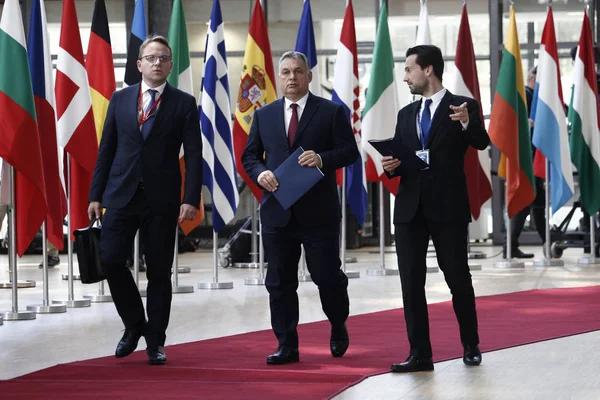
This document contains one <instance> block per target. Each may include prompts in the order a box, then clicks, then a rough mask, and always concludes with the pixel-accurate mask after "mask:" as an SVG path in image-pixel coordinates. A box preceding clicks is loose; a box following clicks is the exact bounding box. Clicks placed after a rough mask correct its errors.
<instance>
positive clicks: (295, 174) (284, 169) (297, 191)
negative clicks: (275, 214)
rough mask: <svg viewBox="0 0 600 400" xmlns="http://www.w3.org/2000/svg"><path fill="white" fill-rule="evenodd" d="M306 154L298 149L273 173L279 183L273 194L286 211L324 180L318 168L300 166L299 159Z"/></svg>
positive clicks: (301, 149)
mask: <svg viewBox="0 0 600 400" xmlns="http://www.w3.org/2000/svg"><path fill="white" fill-rule="evenodd" d="M302 153H304V149H303V148H302V147H298V149H297V150H296V151H294V152H293V153H292V154H291V155H290V156H289V157H288V158H287V159H286V160H285V161H284V162H283V163H282V164H281V165H280V166H279V167H277V169H276V170H275V171H273V173H274V174H275V177H276V178H277V181H278V182H279V186H278V187H277V190H276V191H274V192H273V195H274V196H275V198H276V199H277V200H278V201H279V203H280V204H281V206H282V207H283V209H284V210H288V209H289V208H290V207H291V206H292V205H293V204H294V203H295V202H296V201H298V199H299V198H300V197H302V196H304V194H305V193H306V192H308V191H309V190H310V189H311V188H312V187H313V186H315V184H316V183H317V182H319V181H320V180H321V179H323V176H324V175H323V172H322V171H321V169H320V168H318V167H303V166H302V165H300V164H298V157H300V155H301V154H302Z"/></svg>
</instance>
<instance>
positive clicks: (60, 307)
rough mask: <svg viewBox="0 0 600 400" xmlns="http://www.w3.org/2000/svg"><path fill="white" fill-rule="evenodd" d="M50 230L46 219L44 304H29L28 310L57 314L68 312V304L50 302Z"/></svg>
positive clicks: (43, 244)
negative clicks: (48, 238) (47, 241)
mask: <svg viewBox="0 0 600 400" xmlns="http://www.w3.org/2000/svg"><path fill="white" fill-rule="evenodd" d="M47 237H48V232H47V230H46V221H44V222H43V223H42V254H43V255H44V256H43V257H42V282H43V283H42V285H43V286H44V290H43V295H42V304H36V305H32V306H27V310H28V311H33V312H35V313H36V314H56V313H64V312H67V305H66V304H51V303H50V290H49V288H48V257H46V254H48V253H47V252H48V245H47V243H46V239H47Z"/></svg>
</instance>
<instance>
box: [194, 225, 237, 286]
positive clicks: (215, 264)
mask: <svg viewBox="0 0 600 400" xmlns="http://www.w3.org/2000/svg"><path fill="white" fill-rule="evenodd" d="M218 252H219V234H218V233H217V232H215V230H214V228H213V280H212V282H200V283H198V289H233V282H219V270H218V264H219V263H218V260H219V254H218Z"/></svg>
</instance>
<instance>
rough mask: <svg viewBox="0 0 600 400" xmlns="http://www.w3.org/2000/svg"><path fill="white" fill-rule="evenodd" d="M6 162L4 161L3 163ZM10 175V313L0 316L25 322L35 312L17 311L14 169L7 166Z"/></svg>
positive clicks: (33, 316) (34, 316)
mask: <svg viewBox="0 0 600 400" xmlns="http://www.w3.org/2000/svg"><path fill="white" fill-rule="evenodd" d="M4 162H6V160H5V161H4ZM9 168H10V169H9V175H10V204H11V205H10V207H8V244H9V248H8V267H9V269H10V270H11V274H12V275H11V277H12V278H11V280H12V311H7V312H5V313H3V314H2V317H3V319H4V321H26V320H32V319H35V318H36V314H35V312H32V311H19V292H18V290H19V284H18V282H19V279H18V276H17V242H16V239H17V230H16V221H17V220H16V218H15V212H16V210H15V169H14V167H13V166H12V165H10V166H9Z"/></svg>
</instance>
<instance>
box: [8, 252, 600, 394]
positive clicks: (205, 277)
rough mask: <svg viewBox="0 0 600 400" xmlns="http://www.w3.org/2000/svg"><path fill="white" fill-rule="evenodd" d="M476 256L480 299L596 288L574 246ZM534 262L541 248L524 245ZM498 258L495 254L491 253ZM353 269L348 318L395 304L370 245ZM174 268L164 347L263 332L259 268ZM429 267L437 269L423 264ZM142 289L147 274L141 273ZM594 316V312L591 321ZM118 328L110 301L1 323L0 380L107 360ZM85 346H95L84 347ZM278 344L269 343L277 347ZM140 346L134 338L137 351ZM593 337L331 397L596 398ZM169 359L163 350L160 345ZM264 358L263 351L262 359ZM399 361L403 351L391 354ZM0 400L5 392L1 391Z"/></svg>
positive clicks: (311, 289)
mask: <svg viewBox="0 0 600 400" xmlns="http://www.w3.org/2000/svg"><path fill="white" fill-rule="evenodd" d="M473 250H479V251H482V252H484V253H485V254H486V255H487V256H488V258H487V259H483V260H472V263H473V264H476V263H479V264H481V265H482V269H481V270H476V271H473V272H472V275H473V282H474V286H475V292H476V294H477V295H489V294H499V293H508V292H515V291H521V290H529V289H538V288H553V287H573V286H586V285H599V284H600V267H580V266H577V259H578V258H579V257H580V256H581V255H582V250H581V249H568V250H566V251H565V253H564V255H563V258H562V259H563V260H564V261H565V265H564V266H562V267H545V268H544V267H534V266H533V265H532V263H531V261H529V262H527V263H526V266H525V268H524V269H519V270H506V269H497V268H494V266H493V264H494V261H497V260H498V259H499V256H498V253H499V252H500V250H501V249H500V248H499V247H493V246H488V245H482V246H477V247H473ZM523 250H524V251H529V252H535V254H536V255H537V256H541V254H542V253H541V248H539V247H523ZM494 255H496V257H493V256H494ZM348 256H352V257H356V259H357V262H356V263H349V264H347V270H348V271H350V270H352V271H358V272H360V278H358V279H352V280H350V285H349V292H350V300H351V314H353V315H356V314H363V313H369V312H374V311H380V310H387V309H391V308H396V307H402V299H401V292H400V283H399V278H398V276H387V277H376V276H367V274H366V271H367V270H368V269H377V268H379V267H380V262H379V254H378V253H377V249H374V248H366V249H361V250H359V251H349V252H348ZM179 260H180V262H179V264H180V266H189V267H191V273H187V274H180V275H179V284H180V285H182V286H183V285H191V286H193V287H194V288H195V289H194V292H193V293H191V294H174V295H173V306H172V313H171V323H170V325H169V329H168V331H167V336H168V337H167V345H169V344H175V343H184V342H190V341H196V340H202V339H207V338H214V337H221V336H227V335H231V334H236V333H242V332H249V331H255V330H260V329H268V328H269V310H268V299H267V293H266V290H265V289H264V287H261V286H248V285H245V283H244V281H245V278H247V277H252V276H255V275H256V274H257V270H256V269H240V268H226V269H223V268H219V271H218V273H219V281H220V282H233V289H225V290H199V289H197V286H198V283H199V282H211V281H212V280H213V272H212V265H213V262H212V254H211V253H210V252H208V251H205V250H199V251H197V252H196V253H185V254H181V255H180V258H179ZM61 261H62V262H61V264H60V265H59V267H57V268H54V269H53V270H50V271H49V276H50V280H49V281H50V284H49V291H50V300H64V299H67V297H68V296H67V288H68V284H67V282H66V281H64V280H63V279H62V274H65V273H66V272H67V262H66V256H64V255H61ZM39 262H40V256H34V255H28V256H25V257H24V258H23V259H21V260H19V267H18V271H19V279H24V280H25V279H29V280H35V281H37V286H36V287H35V288H29V289H22V290H19V298H18V301H19V309H21V310H23V309H26V306H27V305H33V304H39V303H41V301H42V295H43V293H42V274H41V270H39V269H38V267H37V265H38V263H39ZM385 262H386V267H389V268H396V260H395V255H394V253H393V251H392V249H391V248H389V249H386V254H385ZM428 263H429V264H430V266H435V265H436V260H435V258H429V259H428ZM7 271H8V266H7V258H6V256H5V255H3V256H0V281H6V280H7V279H8V272H7ZM140 286H141V287H144V286H145V277H144V276H143V275H142V276H140ZM97 292H98V285H82V284H81V283H80V282H78V281H76V282H75V284H74V298H75V299H80V298H81V296H82V295H85V294H96V293H97ZM316 293H317V291H316V288H315V286H314V284H312V283H310V282H306V283H301V284H300V288H299V294H300V308H301V310H300V319H301V322H311V321H318V320H322V319H324V318H325V317H324V315H323V313H322V311H321V307H320V304H319V297H318V296H317V295H316ZM427 296H428V301H429V302H430V303H435V302H440V301H446V300H449V299H450V293H449V291H448V288H447V286H446V284H445V282H444V280H443V276H442V274H441V273H439V272H438V273H430V274H428V276H427ZM11 300H12V297H11V290H9V289H0V311H9V310H10V309H11V306H12V303H11ZM598 318H600V316H598ZM121 329H122V324H121V321H120V320H119V318H118V316H117V313H116V311H115V309H114V306H113V304H112V303H93V304H92V305H91V307H87V308H71V309H69V310H68V312H66V313H64V314H50V315H49V314H46V315H41V314H40V315H38V316H37V318H36V319H35V320H32V321H18V322H14V321H13V322H11V321H5V322H4V325H3V326H0V379H9V378H12V377H15V376H19V375H22V374H25V373H28V372H32V371H35V370H39V369H41V368H46V367H49V366H52V365H56V364H58V363H65V362H69V361H76V360H81V359H87V358H93V357H99V356H106V355H111V354H114V348H115V345H116V343H117V341H118V339H119V338H120V336H121ZM90 344H92V345H90ZM274 345H275V343H274ZM144 347H145V343H144V342H143V340H142V341H140V345H139V349H142V348H144ZM599 347H600V332H592V333H588V334H583V335H578V336H572V337H567V338H562V339H556V340H551V341H546V342H541V343H537V344H532V345H528V346H521V347H515V348H512V349H507V350H502V351H496V352H492V353H485V354H484V356H483V364H482V365H481V366H480V367H477V368H467V367H466V366H464V365H463V364H462V361H461V360H452V361H446V362H442V363H438V364H436V365H435V371H434V372H432V373H417V374H409V375H397V374H394V375H392V374H383V375H380V376H376V377H373V378H369V379H367V380H365V381H363V382H362V383H360V384H359V385H356V386H355V387H353V388H350V389H348V390H347V391H345V392H344V393H342V394H340V395H339V396H337V397H336V399H343V400H351V399H352V400H353V399H361V400H362V399H378V400H379V399H411V400H412V399H448V400H455V399H484V400H485V399H510V400H515V399H540V400H546V399H577V400H581V399H586V400H587V399H589V400H593V399H594V400H595V399H600V375H599V374H598V368H599V367H600V361H599V359H598V357H597V356H596V351H597V349H598V348H599ZM167 353H168V347H167ZM265 356H266V354H265ZM397 356H398V361H403V359H404V358H405V357H406V354H398V355H397ZM0 398H3V397H2V394H1V393H0Z"/></svg>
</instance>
